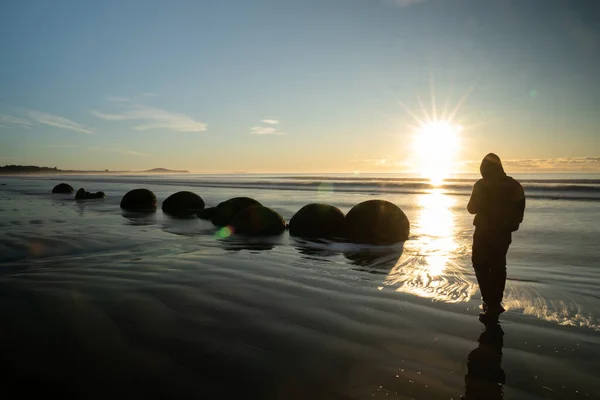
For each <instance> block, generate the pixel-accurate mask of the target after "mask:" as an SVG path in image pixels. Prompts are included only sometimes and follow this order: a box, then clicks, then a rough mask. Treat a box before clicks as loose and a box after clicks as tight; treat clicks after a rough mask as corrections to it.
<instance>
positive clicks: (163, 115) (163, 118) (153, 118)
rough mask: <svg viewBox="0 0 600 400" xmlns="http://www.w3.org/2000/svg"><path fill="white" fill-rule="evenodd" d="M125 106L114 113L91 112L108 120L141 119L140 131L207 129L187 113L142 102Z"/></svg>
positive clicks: (202, 123)
mask: <svg viewBox="0 0 600 400" xmlns="http://www.w3.org/2000/svg"><path fill="white" fill-rule="evenodd" d="M123 108H124V109H123V111H121V112H119V113H114V114H109V113H105V112H102V111H97V110H92V111H91V112H92V114H93V115H95V116H96V117H98V118H100V119H104V120H107V121H126V120H132V121H141V124H140V125H137V126H135V127H134V129H136V130H138V131H147V130H152V129H168V130H172V131H177V132H203V131H206V130H207V125H206V124H205V123H204V122H200V121H197V120H195V119H193V118H192V117H190V116H188V115H185V114H180V113H174V112H170V111H167V110H163V109H160V108H155V107H148V106H145V105H141V104H137V105H127V106H125V107H123Z"/></svg>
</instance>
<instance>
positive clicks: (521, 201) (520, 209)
mask: <svg viewBox="0 0 600 400" xmlns="http://www.w3.org/2000/svg"><path fill="white" fill-rule="evenodd" d="M515 201H516V207H515V208H516V212H517V215H516V217H517V218H516V219H517V221H519V223H521V222H523V216H524V215H525V191H524V190H523V186H521V184H519V183H517V188H516V195H515Z"/></svg>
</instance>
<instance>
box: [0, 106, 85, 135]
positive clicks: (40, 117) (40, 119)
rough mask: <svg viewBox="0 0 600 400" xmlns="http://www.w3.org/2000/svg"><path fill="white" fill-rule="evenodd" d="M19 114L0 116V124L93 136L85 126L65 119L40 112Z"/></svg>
mask: <svg viewBox="0 0 600 400" xmlns="http://www.w3.org/2000/svg"><path fill="white" fill-rule="evenodd" d="M19 114H23V115H22V116H18V117H17V116H14V115H8V114H1V115H0V123H4V124H9V125H16V126H19V127H22V128H31V127H33V126H35V125H38V124H40V125H48V126H52V127H55V128H60V129H67V130H70V131H74V132H79V133H86V134H93V133H94V131H93V130H92V129H90V128H88V127H87V126H84V125H81V124H79V123H77V122H75V121H72V120H70V119H68V118H65V117H60V116H58V115H53V114H48V113H44V112H41V111H34V110H29V111H24V112H20V113H19ZM3 126H4V125H3Z"/></svg>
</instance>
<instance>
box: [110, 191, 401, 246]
mask: <svg viewBox="0 0 600 400" xmlns="http://www.w3.org/2000/svg"><path fill="white" fill-rule="evenodd" d="M204 206H205V204H204V201H203V200H202V198H201V197H200V196H198V195H196V194H194V193H191V192H187V191H185V192H177V193H175V194H173V195H171V196H169V197H168V198H167V199H166V200H165V201H164V202H163V204H162V210H163V212H165V213H166V214H170V215H174V216H180V217H182V216H191V215H197V216H198V217H200V218H202V219H205V220H210V221H211V222H212V223H213V224H214V225H215V226H218V227H225V226H226V227H228V228H230V229H231V231H232V232H233V233H236V234H240V235H248V236H270V235H279V234H281V233H283V232H284V231H285V230H286V228H287V229H289V231H290V235H292V236H297V237H302V238H308V239H316V238H322V239H331V240H347V241H350V242H353V243H363V244H372V245H385V244H392V243H398V242H403V241H405V240H407V239H408V236H409V233H410V223H409V221H408V218H407V217H406V215H405V214H404V212H402V210H401V209H400V208H399V207H398V206H396V205H395V204H392V203H390V202H388V201H385V200H369V201H365V202H362V203H360V204H357V205H356V206H354V207H353V208H352V209H351V210H350V211H349V212H348V214H347V215H344V213H343V212H342V211H340V209H338V208H337V207H334V206H332V205H328V204H308V205H306V206H304V207H302V208H301V209H300V210H299V211H298V212H297V213H296V214H295V215H294V216H293V217H292V219H291V220H290V222H289V225H286V223H285V220H284V219H283V217H282V216H281V215H279V213H277V212H276V211H274V210H272V209H270V208H268V207H265V206H263V205H262V204H261V203H260V202H258V201H257V200H255V199H252V198H249V197H235V198H233V199H229V200H226V201H223V202H221V203H219V204H217V206H215V207H209V208H204ZM156 207H157V202H156V196H155V195H154V193H152V192H151V191H149V190H147V189H135V190H132V191H130V192H129V193H127V194H126V195H125V196H124V197H123V200H121V208H123V209H125V210H129V211H145V210H155V209H156Z"/></svg>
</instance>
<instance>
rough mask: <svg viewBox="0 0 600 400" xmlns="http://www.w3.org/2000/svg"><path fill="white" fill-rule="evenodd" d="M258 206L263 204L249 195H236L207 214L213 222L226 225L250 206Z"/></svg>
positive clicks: (217, 224)
mask: <svg viewBox="0 0 600 400" xmlns="http://www.w3.org/2000/svg"><path fill="white" fill-rule="evenodd" d="M256 206H262V204H260V203H259V202H258V201H256V200H254V199H251V198H249V197H234V198H233V199H229V200H226V201H223V202H221V203H219V204H218V205H217V206H216V207H215V208H214V209H212V211H210V212H207V213H206V215H210V220H211V222H212V223H213V224H215V225H216V226H226V225H229V224H230V223H231V220H232V219H233V218H234V217H235V216H236V215H238V214H239V213H241V212H242V211H244V210H245V209H247V208H249V207H256ZM201 215H202V214H201ZM201 218H202V216H201Z"/></svg>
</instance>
